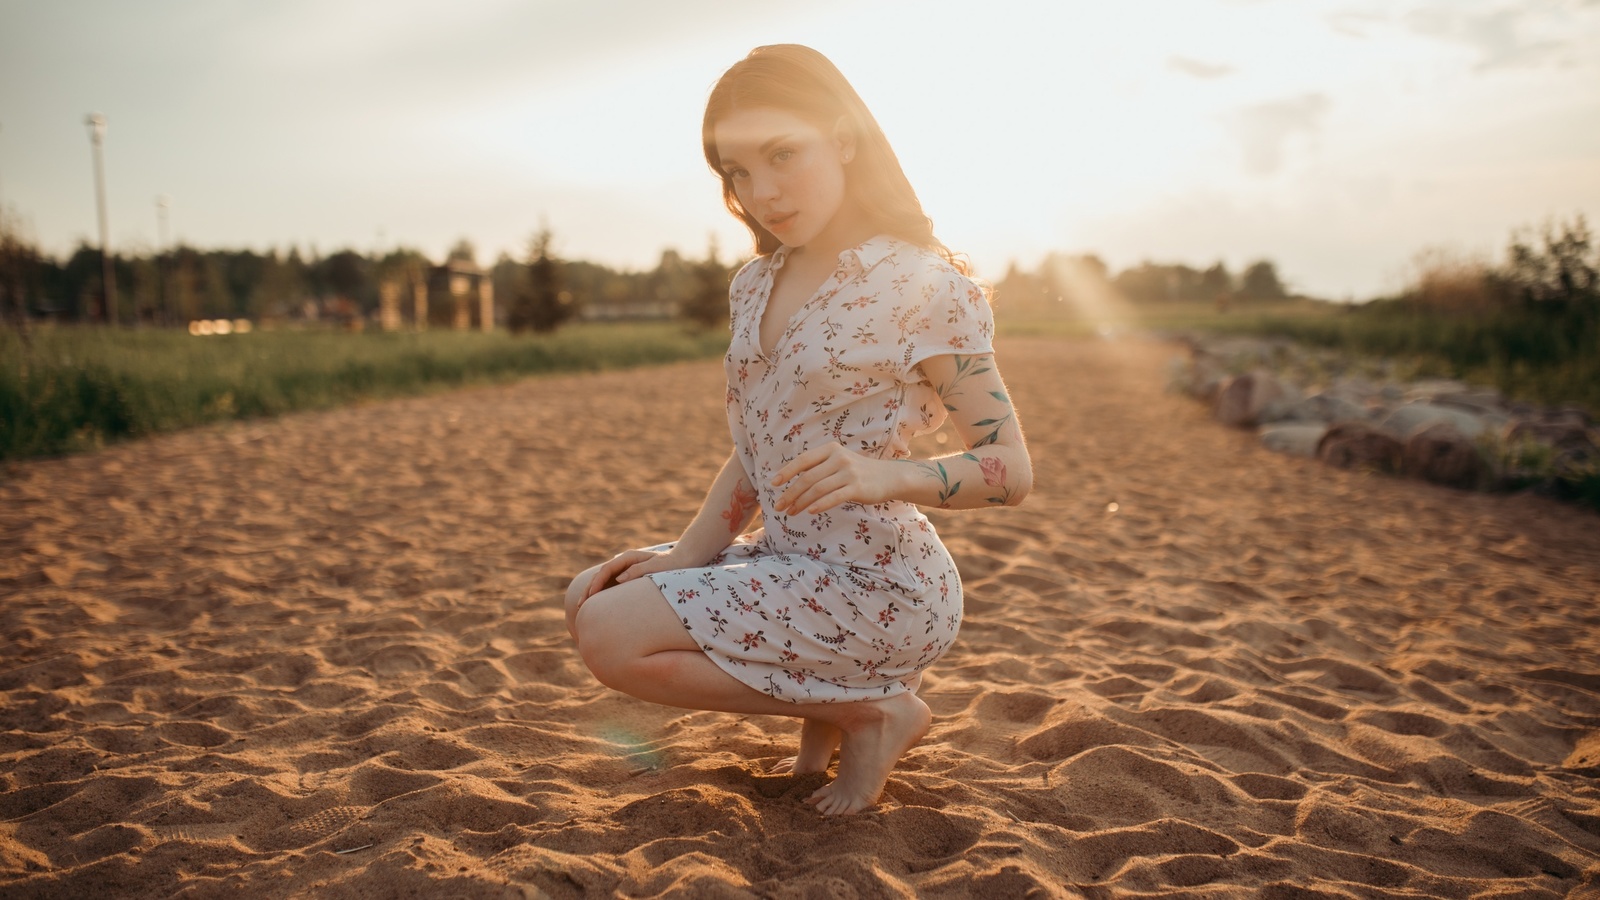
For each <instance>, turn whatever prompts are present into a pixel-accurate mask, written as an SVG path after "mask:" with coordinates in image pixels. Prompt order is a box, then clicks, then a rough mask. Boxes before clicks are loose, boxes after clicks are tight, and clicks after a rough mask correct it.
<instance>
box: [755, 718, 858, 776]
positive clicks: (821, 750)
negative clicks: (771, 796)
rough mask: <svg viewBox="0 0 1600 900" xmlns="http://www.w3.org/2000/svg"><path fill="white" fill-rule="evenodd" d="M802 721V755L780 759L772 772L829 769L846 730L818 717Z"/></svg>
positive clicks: (782, 773) (779, 773) (821, 770)
mask: <svg viewBox="0 0 1600 900" xmlns="http://www.w3.org/2000/svg"><path fill="white" fill-rule="evenodd" d="M801 721H802V722H804V723H805V724H803V725H801V726H800V755H799V756H791V757H789V758H788V759H781V760H778V762H777V763H775V764H774V765H773V766H772V769H771V770H770V774H773V775H805V774H807V773H808V772H826V771H828V763H830V762H833V751H835V750H837V749H838V748H839V738H840V737H841V736H842V735H843V734H844V732H842V731H840V730H839V729H838V728H836V727H835V726H833V725H830V724H828V723H827V722H823V721H820V720H818V719H802V720H801Z"/></svg>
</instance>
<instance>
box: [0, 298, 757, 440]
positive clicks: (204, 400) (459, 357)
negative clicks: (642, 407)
mask: <svg viewBox="0 0 1600 900" xmlns="http://www.w3.org/2000/svg"><path fill="white" fill-rule="evenodd" d="M726 347H727V335H726V332H725V331H724V330H721V329H711V330H708V331H695V330H692V329H690V328H687V327H686V326H684V325H682V324H680V323H665V322H653V323H627V324H598V323H596V324H578V325H572V326H569V327H567V328H564V329H562V330H560V331H558V332H556V333H555V334H553V335H549V336H537V337H535V336H513V335H510V334H507V333H505V332H496V333H492V334H482V333H478V332H462V331H432V332H426V333H421V334H415V333H395V334H381V333H363V334H350V333H344V332H336V331H263V330H256V331H254V332H252V333H249V334H230V335H221V336H210V337H195V336H192V335H190V334H188V333H187V332H179V331H168V330H158V329H143V330H137V331H133V330H123V329H106V328H96V327H85V326H56V327H43V328H37V329H35V330H34V331H33V333H32V341H31V346H28V345H24V344H23V342H22V341H21V340H20V339H19V337H18V335H17V334H16V333H15V332H13V331H9V330H6V331H0V459H22V458H28V457H38V456H51V455H58V454H62V453H70V452H74V451H79V450H84V449H90V448H94V447H99V446H102V445H104V444H106V443H108V442H111V441H116V440H121V439H125V438H132V437H139V436H142V435H148V434H156V433H160V432H165V431H173V430H176V429H180V428H187V427H191V426H194V425H200V424H204V423H207V422H216V421H222V420H227V419H240V418H249V417H255V416H269V415H276V414H279V413H284V412H290V411H292V410H299V409H320V408H326V407H331V406H335V405H338V404H341V403H348V402H351V401H354V400H360V399H367V398H377V397H392V396H400V395H405V394H416V393H421V392H424V391H428V390H434V389H439V388H448V387H456V386H460V385H465V384H479V383H489V382H496V381H507V380H511V379H515V378H520V377H523V376H527V375H534V374H539V373H547V372H569V371H586V370H596V369H609V368H623V367H627V366H637V365H644V364H649V363H660V362H669V361H673V360H680V359H693V358H703V357H708V356H715V355H717V354H720V353H722V352H723V350H724V349H725V348H726Z"/></svg>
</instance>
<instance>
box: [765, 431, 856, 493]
mask: <svg viewBox="0 0 1600 900" xmlns="http://www.w3.org/2000/svg"><path fill="white" fill-rule="evenodd" d="M835 447H837V448H838V449H840V450H843V449H844V448H843V447H841V446H839V444H838V443H835V442H832V441H830V442H828V443H826V444H823V445H822V446H820V447H812V448H811V449H810V450H807V451H806V452H804V453H802V454H800V455H799V456H796V457H795V458H794V459H791V460H789V463H788V465H786V466H784V467H783V468H781V469H779V470H778V471H777V472H776V473H775V474H773V476H772V484H773V486H774V487H777V486H778V485H780V484H783V483H784V482H786V481H788V480H789V479H791V478H793V477H794V476H795V475H797V474H799V473H801V472H804V471H806V470H808V469H810V468H812V467H813V466H816V465H817V464H818V463H820V462H822V461H823V460H825V459H827V458H828V457H829V456H830V455H832V453H833V450H834V448H835Z"/></svg>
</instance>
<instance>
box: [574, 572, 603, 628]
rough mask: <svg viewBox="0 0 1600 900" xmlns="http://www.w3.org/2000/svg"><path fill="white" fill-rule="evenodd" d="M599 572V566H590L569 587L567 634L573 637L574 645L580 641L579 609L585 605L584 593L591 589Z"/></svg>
mask: <svg viewBox="0 0 1600 900" xmlns="http://www.w3.org/2000/svg"><path fill="white" fill-rule="evenodd" d="M598 571H600V567H599V566H590V567H589V568H587V569H584V570H583V571H582V572H580V573H578V577H576V578H574V579H572V583H571V584H569V585H567V601H566V602H567V633H568V634H570V635H572V641H573V643H577V641H578V609H579V608H580V607H581V606H582V605H583V593H584V591H586V590H588V589H589V582H591V581H593V580H594V576H595V573H596V572H598Z"/></svg>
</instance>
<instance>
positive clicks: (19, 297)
mask: <svg viewBox="0 0 1600 900" xmlns="http://www.w3.org/2000/svg"><path fill="white" fill-rule="evenodd" d="M43 263H44V257H43V256H41V255H40V253H39V248H38V247H37V246H35V245H34V243H33V241H32V240H29V239H28V238H27V237H26V236H25V235H23V234H22V233H21V229H19V228H18V227H17V226H16V225H15V224H14V223H13V222H12V220H11V217H10V216H8V215H6V214H5V211H4V210H3V209H0V315H3V316H4V318H5V321H6V322H7V323H8V324H10V325H11V327H12V328H14V329H15V330H16V332H17V334H18V336H20V337H21V339H22V343H23V346H28V345H29V344H30V343H31V340H32V339H31V337H30V336H29V332H28V303H29V301H30V299H31V298H33V297H36V296H37V295H38V291H39V285H40V282H41V279H40V276H41V274H42V269H43Z"/></svg>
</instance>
